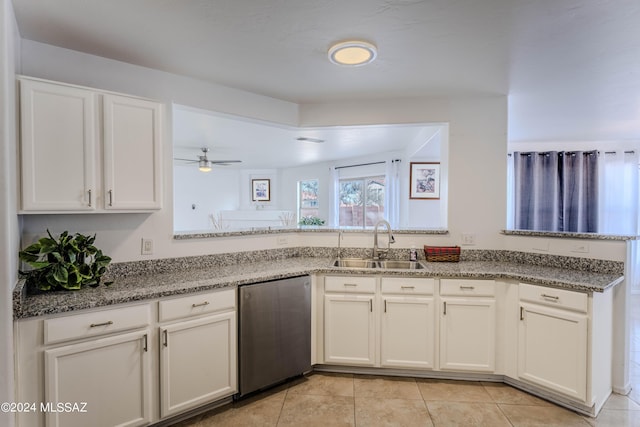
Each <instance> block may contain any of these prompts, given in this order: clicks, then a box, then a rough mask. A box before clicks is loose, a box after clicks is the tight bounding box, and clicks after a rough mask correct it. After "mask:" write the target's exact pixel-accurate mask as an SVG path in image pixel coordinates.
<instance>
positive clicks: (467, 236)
mask: <svg viewBox="0 0 640 427" xmlns="http://www.w3.org/2000/svg"><path fill="white" fill-rule="evenodd" d="M462 244H463V245H465V246H473V245H475V244H476V235H475V234H473V233H462Z"/></svg>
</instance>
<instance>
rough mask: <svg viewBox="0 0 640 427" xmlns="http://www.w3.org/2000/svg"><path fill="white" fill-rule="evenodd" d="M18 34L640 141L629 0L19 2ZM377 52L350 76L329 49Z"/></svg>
mask: <svg viewBox="0 0 640 427" xmlns="http://www.w3.org/2000/svg"><path fill="white" fill-rule="evenodd" d="M13 3H14V9H15V12H16V19H17V22H18V26H19V30H20V33H21V36H22V37H23V38H25V39H30V40H35V41H39V42H43V43H48V44H52V45H56V46H61V47H65V48H69V49H73V50H77V51H82V52H87V53H91V54H94V55H99V56H103V57H107V58H113V59H116V60H120V61H125V62H129V63H133V64H138V65H142V66H146V67H152V68H156V69H160V70H165V71H169V72H173V73H177V74H183V75H187V76H192V77H195V78H199V79H203V80H207V81H211V82H215V83H219V84H223V85H227V86H230V87H235V88H239V89H244V90H247V91H251V92H254V93H258V94H263V95H267V96H272V97H275V98H279V99H284V100H288V101H292V102H296V103H318V102H335V101H341V100H367V99H383V98H404V97H424V96H457V95H483V94H501V95H509V97H510V98H509V100H510V105H509V138H510V139H511V140H548V139H556V140H567V139H580V138H582V139H630V138H632V139H633V138H635V139H639V140H640V118H639V115H640V31H639V30H638V28H639V26H638V22H640V2H638V1H637V0H633V1H630V0H424V1H421V0H244V1H239V0H235V1H230V0H226V1H222V0H180V1H176V0H111V1H104V0H55V1H53V0H48V1H45V0H14V1H13ZM351 38H362V39H364V40H368V41H370V42H373V43H375V44H376V45H377V46H378V48H379V56H378V59H377V60H376V61H375V62H374V63H373V64H371V65H369V66H367V67H359V68H345V67H337V66H335V65H333V64H331V63H330V62H329V61H328V60H327V58H326V51H327V49H328V47H329V46H330V45H331V44H332V43H334V42H336V41H341V40H345V39H351Z"/></svg>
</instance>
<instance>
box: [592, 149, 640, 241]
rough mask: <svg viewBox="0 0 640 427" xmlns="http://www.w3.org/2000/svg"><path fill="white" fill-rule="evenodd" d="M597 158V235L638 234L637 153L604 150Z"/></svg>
mask: <svg viewBox="0 0 640 427" xmlns="http://www.w3.org/2000/svg"><path fill="white" fill-rule="evenodd" d="M600 157H604V159H601V162H600V163H601V166H600V168H601V170H600V188H601V189H602V191H601V192H600V212H599V227H598V228H599V230H598V232H599V233H602V234H623V235H636V234H637V233H638V190H639V189H638V153H636V152H634V151H608V152H605V153H604V156H600Z"/></svg>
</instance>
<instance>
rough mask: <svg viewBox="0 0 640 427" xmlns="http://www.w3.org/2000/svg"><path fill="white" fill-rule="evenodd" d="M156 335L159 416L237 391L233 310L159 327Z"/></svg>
mask: <svg viewBox="0 0 640 427" xmlns="http://www.w3.org/2000/svg"><path fill="white" fill-rule="evenodd" d="M160 339H161V344H160V416H161V418H166V417H169V416H172V415H175V414H178V413H180V412H184V411H186V410H188V409H192V408H195V407H197V406H200V405H203V404H205V403H209V402H213V401H215V400H218V399H220V398H223V397H226V396H230V395H232V394H234V393H235V392H236V391H237V378H236V313H235V311H233V312H227V313H222V314H217V315H213V316H207V317H204V318H201V319H196V320H188V321H184V322H178V323H175V324H172V325H170V326H166V327H162V328H160Z"/></svg>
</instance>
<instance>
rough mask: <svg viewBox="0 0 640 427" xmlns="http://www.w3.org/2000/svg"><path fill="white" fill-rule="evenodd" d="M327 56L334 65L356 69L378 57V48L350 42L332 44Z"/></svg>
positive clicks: (353, 41)
mask: <svg viewBox="0 0 640 427" xmlns="http://www.w3.org/2000/svg"><path fill="white" fill-rule="evenodd" d="M328 54H329V60H330V61H331V62H333V63H334V64H338V65H348V66H351V67H357V66H360V65H367V64H370V63H372V62H373V60H374V59H376V56H378V48H376V47H375V46H374V45H372V44H371V43H367V42H363V41H358V40H351V41H346V42H341V43H336V44H334V45H333V46H331V47H330V48H329V52H328Z"/></svg>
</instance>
